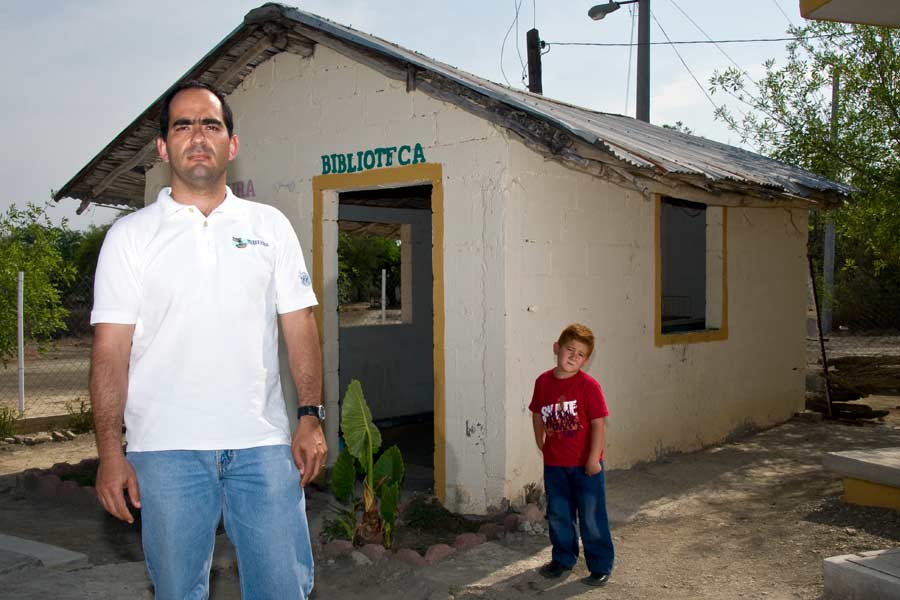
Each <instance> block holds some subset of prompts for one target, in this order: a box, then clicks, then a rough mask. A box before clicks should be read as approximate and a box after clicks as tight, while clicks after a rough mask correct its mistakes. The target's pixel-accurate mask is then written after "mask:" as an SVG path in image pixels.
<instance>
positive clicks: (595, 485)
mask: <svg viewBox="0 0 900 600" xmlns="http://www.w3.org/2000/svg"><path fill="white" fill-rule="evenodd" d="M544 489H545V490H546V492H547V523H548V525H549V528H550V543H551V544H553V559H554V560H555V561H557V562H559V563H561V564H562V565H563V566H565V567H568V568H571V567H574V566H575V561H576V560H577V559H578V534H577V533H576V531H575V521H576V516H577V520H578V524H579V529H580V531H581V543H582V545H583V546H584V560H585V562H586V563H587V567H588V569H589V570H590V572H591V573H611V572H612V567H613V558H614V556H615V551H614V549H613V543H612V535H611V534H610V532H609V519H608V517H607V515H606V481H605V472H604V471H601V472H600V473H598V474H597V475H593V476H590V477H589V476H588V475H586V474H585V472H584V467H548V466H544Z"/></svg>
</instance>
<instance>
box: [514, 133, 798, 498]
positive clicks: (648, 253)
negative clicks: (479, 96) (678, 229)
mask: <svg viewBox="0 0 900 600" xmlns="http://www.w3.org/2000/svg"><path fill="white" fill-rule="evenodd" d="M510 156H511V158H510V169H509V177H510V181H511V183H510V185H509V189H510V197H509V199H508V207H509V208H508V211H507V214H508V216H509V220H508V225H507V236H506V237H507V244H508V253H507V256H506V269H507V289H508V295H507V315H508V319H507V328H506V334H507V354H506V364H507V381H508V384H507V403H508V411H507V432H508V433H507V448H506V463H507V474H508V479H507V482H506V488H507V494H508V495H509V497H511V498H514V499H516V498H521V497H522V494H523V489H524V486H525V485H526V484H527V483H529V482H533V481H540V479H541V469H540V455H539V453H538V451H537V449H536V448H535V445H534V438H533V435H532V433H531V422H530V421H531V418H530V414H529V413H528V410H527V405H528V402H529V401H530V399H531V393H532V386H533V382H534V378H535V377H536V375H537V374H538V373H540V372H541V371H543V370H546V369H548V368H551V367H552V366H553V365H554V357H553V353H552V344H553V342H554V341H555V340H556V338H557V337H558V335H559V333H560V331H561V330H562V329H563V328H564V327H565V326H566V325H567V324H569V323H571V322H576V321H578V322H582V323H585V324H587V325H588V326H590V327H591V328H592V329H593V331H594V334H595V336H596V338H597V347H596V350H595V352H594V356H593V357H592V359H591V361H590V363H589V366H588V368H587V371H588V372H589V373H591V374H592V375H593V376H594V377H596V378H597V379H598V380H599V381H600V383H601V385H602V386H603V388H604V392H605V394H606V397H607V401H608V404H609V408H610V412H611V416H610V420H609V431H608V443H607V457H606V458H607V466H608V467H610V468H624V467H628V466H631V465H633V464H635V463H637V462H640V461H646V460H653V459H655V458H658V457H659V456H661V455H664V454H666V453H668V452H673V451H689V450H694V449H697V448H700V447H703V446H706V445H709V444H712V443H715V442H718V441H721V440H722V439H724V438H725V437H727V436H728V435H729V434H730V433H733V432H739V431H743V430H745V429H747V428H749V427H765V426H768V425H772V424H774V423H778V422H780V421H784V420H786V419H788V418H789V417H790V416H791V414H792V413H793V412H794V411H796V410H798V409H800V408H802V404H803V386H804V368H805V367H804V365H805V350H804V344H805V330H804V315H805V286H806V217H807V215H806V212H805V211H801V210H793V211H788V210H786V209H782V208H766V209H729V211H728V230H727V243H728V299H729V305H728V313H729V338H728V339H727V340H725V341H718V342H705V343H696V344H689V345H673V346H664V347H656V346H655V344H654V326H655V324H654V301H655V293H656V291H655V281H656V279H655V277H656V275H655V268H656V267H655V230H654V219H655V211H654V204H653V202H652V201H651V200H646V199H644V198H643V197H642V196H641V195H640V194H637V193H636V192H632V191H627V190H625V189H623V188H620V187H618V186H615V185H612V184H609V183H605V182H603V181H600V180H597V179H595V178H593V177H590V176H588V175H585V174H581V173H578V172H575V171H572V170H569V169H566V168H564V167H562V166H560V165H558V164H557V163H555V162H548V161H545V160H543V159H542V158H541V157H539V156H538V155H536V154H535V153H534V152H532V151H530V150H529V149H527V148H525V147H524V146H522V145H521V144H518V143H513V144H511V146H510Z"/></svg>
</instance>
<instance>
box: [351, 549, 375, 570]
mask: <svg viewBox="0 0 900 600" xmlns="http://www.w3.org/2000/svg"><path fill="white" fill-rule="evenodd" d="M350 558H352V559H353V563H354V564H355V565H356V566H358V567H363V566H365V565H371V564H372V561H371V559H369V557H368V556H366V555H365V554H363V553H362V552H360V551H358V550H354V551H353V552H351V553H350Z"/></svg>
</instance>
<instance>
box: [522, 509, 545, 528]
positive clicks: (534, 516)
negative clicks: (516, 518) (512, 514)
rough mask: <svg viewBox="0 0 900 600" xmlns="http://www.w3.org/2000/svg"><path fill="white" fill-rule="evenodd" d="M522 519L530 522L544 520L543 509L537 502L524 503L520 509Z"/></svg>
mask: <svg viewBox="0 0 900 600" xmlns="http://www.w3.org/2000/svg"><path fill="white" fill-rule="evenodd" d="M522 519H524V520H526V521H529V522H531V523H540V522H542V521H543V520H544V511H542V510H541V509H540V508H538V506H537V504H526V505H525V508H524V509H522Z"/></svg>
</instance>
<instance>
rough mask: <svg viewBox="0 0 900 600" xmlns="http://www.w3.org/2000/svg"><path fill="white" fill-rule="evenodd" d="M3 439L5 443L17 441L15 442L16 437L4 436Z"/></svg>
mask: <svg viewBox="0 0 900 600" xmlns="http://www.w3.org/2000/svg"><path fill="white" fill-rule="evenodd" d="M3 441H4V442H6V443H7V444H15V443H17V442H16V438H14V437H6V438H3Z"/></svg>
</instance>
